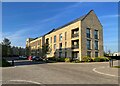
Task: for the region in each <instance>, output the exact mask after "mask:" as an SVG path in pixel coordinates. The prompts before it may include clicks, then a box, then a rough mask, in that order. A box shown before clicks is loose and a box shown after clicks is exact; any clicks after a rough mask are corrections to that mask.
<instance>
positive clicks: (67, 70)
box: [2, 60, 120, 84]
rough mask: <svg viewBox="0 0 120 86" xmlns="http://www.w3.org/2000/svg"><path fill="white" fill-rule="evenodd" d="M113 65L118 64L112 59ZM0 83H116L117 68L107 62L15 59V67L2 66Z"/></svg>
mask: <svg viewBox="0 0 120 86" xmlns="http://www.w3.org/2000/svg"><path fill="white" fill-rule="evenodd" d="M114 65H118V62H117V61H114ZM2 76H3V78H2V83H3V84H9V83H12V84H13V83H24V84H25V83H26V84H29V83H31V84H118V78H119V77H120V76H119V74H118V68H110V67H109V62H93V63H43V62H31V61H28V60H17V61H15V67H7V68H2Z"/></svg>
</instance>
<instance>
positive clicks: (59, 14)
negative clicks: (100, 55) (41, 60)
mask: <svg viewBox="0 0 120 86" xmlns="http://www.w3.org/2000/svg"><path fill="white" fill-rule="evenodd" d="M90 10H94V12H95V14H96V15H97V16H98V18H99V20H100V22H101V24H102V26H103V41H104V50H105V51H108V50H111V52H117V51H118V3H117V2H116V3H115V2H11V3H10V2H4V3H3V4H2V37H3V38H4V37H6V38H9V39H10V40H11V43H12V45H14V46H21V47H25V43H26V39H27V38H36V37H39V36H41V35H44V34H45V33H47V32H49V31H50V30H52V29H54V28H57V27H60V26H62V25H64V24H66V23H68V22H70V21H72V20H74V19H76V18H78V17H80V16H82V15H85V14H87V13H88V12H89V11H90ZM0 40H2V39H0Z"/></svg>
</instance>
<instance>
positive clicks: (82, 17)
mask: <svg viewBox="0 0 120 86" xmlns="http://www.w3.org/2000/svg"><path fill="white" fill-rule="evenodd" d="M85 16H86V15H84V16H81V17H79V18H77V19H75V20H73V21H71V22H69V23H67V24H65V25H63V26H61V27H58V28H56V29H55V30H54V31H56V30H59V29H61V28H63V27H66V26H68V25H70V24H72V23H75V22H77V21H81V20H83V19H84V17H85Z"/></svg>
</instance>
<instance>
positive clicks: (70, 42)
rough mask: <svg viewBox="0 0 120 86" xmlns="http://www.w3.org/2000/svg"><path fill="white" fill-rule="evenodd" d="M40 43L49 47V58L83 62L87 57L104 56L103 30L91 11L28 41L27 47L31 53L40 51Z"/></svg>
mask: <svg viewBox="0 0 120 86" xmlns="http://www.w3.org/2000/svg"><path fill="white" fill-rule="evenodd" d="M40 40H41V41H40ZM41 42H42V43H41ZM39 43H40V44H41V46H42V45H43V44H48V45H49V49H50V50H49V52H48V53H47V57H48V58H49V57H53V56H55V57H56V58H60V57H69V58H72V59H79V60H80V61H81V60H82V57H85V56H89V57H101V56H103V28H102V25H101V23H100V21H99V19H98V17H97V16H96V14H95V13H94V11H93V10H91V11H90V12H89V13H87V14H86V15H84V16H82V17H80V18H77V19H75V20H73V21H71V22H69V23H67V24H65V25H63V26H61V27H59V28H56V29H53V30H52V31H50V32H49V33H47V34H45V35H44V36H42V37H38V38H36V39H29V40H28V39H27V42H26V46H29V47H30V49H31V51H32V50H38V49H39V48H41V47H39V46H38V45H39ZM34 53H35V52H34ZM39 53H40V52H39ZM31 54H32V52H31ZM34 55H40V54H37V53H35V54H34Z"/></svg>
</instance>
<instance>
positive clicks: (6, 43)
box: [2, 38, 11, 57]
mask: <svg viewBox="0 0 120 86" xmlns="http://www.w3.org/2000/svg"><path fill="white" fill-rule="evenodd" d="M10 44H11V42H10V40H9V39H7V38H4V39H3V42H2V56H4V57H7V56H9V55H10V48H11V46H10Z"/></svg>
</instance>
